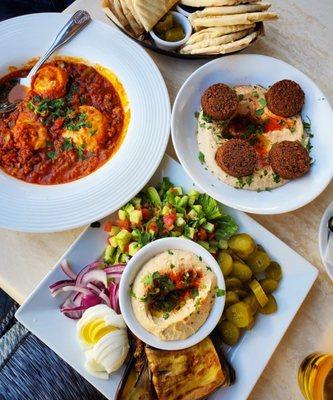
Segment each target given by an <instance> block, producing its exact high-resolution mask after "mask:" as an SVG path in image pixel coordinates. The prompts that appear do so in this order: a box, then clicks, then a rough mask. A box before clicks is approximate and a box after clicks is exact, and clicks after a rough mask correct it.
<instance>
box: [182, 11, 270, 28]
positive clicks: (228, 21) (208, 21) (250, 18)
mask: <svg viewBox="0 0 333 400" xmlns="http://www.w3.org/2000/svg"><path fill="white" fill-rule="evenodd" d="M274 19H278V15H277V13H271V12H266V11H264V12H253V13H246V14H235V15H221V16H204V15H202V12H201V11H196V12H195V13H193V14H191V15H190V16H189V21H190V22H191V24H192V26H193V28H194V29H195V30H201V29H203V28H207V27H212V26H229V25H246V24H253V23H256V22H261V21H269V20H274Z"/></svg>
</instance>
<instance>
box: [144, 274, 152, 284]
mask: <svg viewBox="0 0 333 400" xmlns="http://www.w3.org/2000/svg"><path fill="white" fill-rule="evenodd" d="M142 283H143V284H144V285H145V286H149V285H152V284H153V274H148V275H146V276H144V277H143V278H142Z"/></svg>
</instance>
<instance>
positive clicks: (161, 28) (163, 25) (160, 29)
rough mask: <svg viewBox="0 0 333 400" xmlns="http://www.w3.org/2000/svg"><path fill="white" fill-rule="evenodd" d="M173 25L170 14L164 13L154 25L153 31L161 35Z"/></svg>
mask: <svg viewBox="0 0 333 400" xmlns="http://www.w3.org/2000/svg"><path fill="white" fill-rule="evenodd" d="M173 26H174V20H173V15H172V14H167V15H165V16H164V17H163V18H162V19H160V21H159V22H158V23H157V24H156V25H155V27H154V31H155V32H156V34H157V35H158V36H163V37H164V35H165V33H166V32H167V31H168V30H169V29H171V28H172V27H173Z"/></svg>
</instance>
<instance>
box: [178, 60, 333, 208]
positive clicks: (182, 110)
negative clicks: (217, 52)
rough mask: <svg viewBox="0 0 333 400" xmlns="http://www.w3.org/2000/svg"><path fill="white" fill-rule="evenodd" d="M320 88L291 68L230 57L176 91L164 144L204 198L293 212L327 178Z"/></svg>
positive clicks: (328, 142) (331, 118)
mask: <svg viewBox="0 0 333 400" xmlns="http://www.w3.org/2000/svg"><path fill="white" fill-rule="evenodd" d="M332 123H333V113H332V109H331V107H330V105H329V103H328V101H327V100H326V98H325V96H324V94H323V93H322V92H321V91H320V89H319V88H318V87H317V86H316V85H315V84H314V83H313V82H312V81H311V80H310V79H309V78H308V77H307V76H305V75H304V74H303V73H302V72H300V71H298V70H297V69H296V68H294V67H292V66H291V65H289V64H287V63H285V62H283V61H280V60H277V59H274V58H271V57H267V56H261V55H249V54H247V55H235V56H230V57H228V58H227V59H223V60H215V61H212V62H210V63H208V64H206V65H204V66H203V67H201V68H199V69H198V70H197V71H195V72H194V73H193V74H192V75H191V76H190V77H189V78H188V79H187V81H186V82H185V83H184V85H183V86H182V88H181V90H180V91H179V93H178V95H177V98H176V101H175V103H174V107H173V113H172V138H173V143H174V146H175V149H176V152H177V155H178V157H179V159H180V161H181V163H182V165H183V167H184V168H185V170H186V171H187V172H188V174H189V175H190V176H191V177H192V179H193V180H194V181H195V182H196V184H197V185H199V186H200V187H201V188H202V189H203V190H204V191H205V192H207V193H208V194H209V195H211V196H212V197H214V198H216V199H217V200H219V201H221V202H223V203H224V204H227V205H229V206H231V207H234V208H236V209H239V210H242V211H246V212H251V213H259V214H278V213H283V212H288V211H292V210H295V209H297V208H299V207H301V206H303V205H305V204H307V203H309V202H310V201H311V200H313V199H314V198H315V197H317V196H318V195H319V194H320V193H321V192H322V191H323V190H324V189H325V188H326V186H327V185H328V183H329V182H330V180H331V178H332V176H333V159H332V157H331V156H330V150H329V149H330V148H331V147H332V145H333V138H332V135H331V134H330V131H329V129H327V127H328V126H331V124H332Z"/></svg>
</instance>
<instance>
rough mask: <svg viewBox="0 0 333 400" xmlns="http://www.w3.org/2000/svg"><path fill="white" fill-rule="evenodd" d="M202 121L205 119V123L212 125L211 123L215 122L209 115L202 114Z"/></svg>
mask: <svg viewBox="0 0 333 400" xmlns="http://www.w3.org/2000/svg"><path fill="white" fill-rule="evenodd" d="M202 119H203V120H204V121H205V122H208V123H210V122H212V121H213V119H212V117H210V116H209V115H207V114H202Z"/></svg>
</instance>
